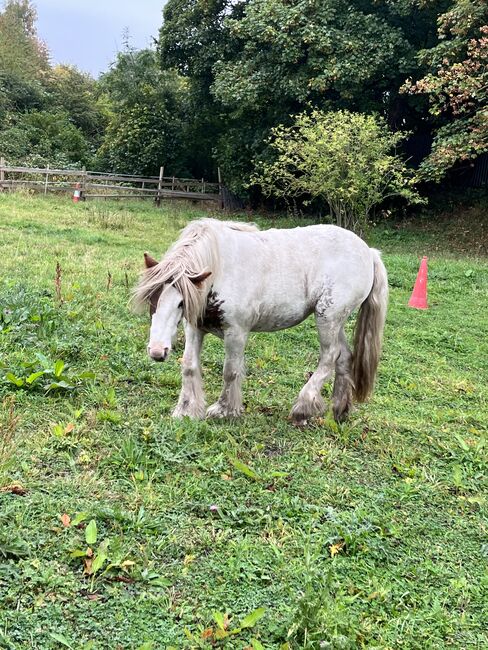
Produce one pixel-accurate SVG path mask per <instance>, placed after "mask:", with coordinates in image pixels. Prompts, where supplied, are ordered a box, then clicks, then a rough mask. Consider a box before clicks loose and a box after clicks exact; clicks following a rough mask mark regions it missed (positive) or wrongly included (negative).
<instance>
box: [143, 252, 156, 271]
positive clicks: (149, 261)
mask: <svg viewBox="0 0 488 650" xmlns="http://www.w3.org/2000/svg"><path fill="white" fill-rule="evenodd" d="M144 263H145V265H146V269H150V268H152V267H153V266H157V265H158V263H157V261H156V260H155V259H154V257H151V256H150V255H149V253H144Z"/></svg>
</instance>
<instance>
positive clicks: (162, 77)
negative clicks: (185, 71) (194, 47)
mask: <svg viewBox="0 0 488 650" xmlns="http://www.w3.org/2000/svg"><path fill="white" fill-rule="evenodd" d="M101 85H102V88H103V90H104V91H105V92H106V93H107V95H108V97H109V99H110V102H111V117H110V122H109V125H108V128H107V131H106V133H105V138H104V142H103V145H102V147H101V149H100V152H99V159H100V160H103V159H105V160H106V161H107V163H108V164H109V165H110V167H111V168H112V169H114V171H120V172H128V173H139V174H157V173H158V172H159V167H160V165H164V166H165V167H166V170H167V172H169V173H172V174H175V175H179V174H184V173H185V172H186V162H187V152H186V150H185V142H186V123H185V112H186V99H187V93H186V82H185V81H184V80H183V79H182V78H181V77H180V76H179V75H178V74H176V73H175V72H163V71H161V69H160V68H159V66H158V61H157V56H156V53H155V52H154V51H153V50H149V49H147V50H140V51H133V50H130V49H127V50H126V51H125V52H122V53H120V54H119V55H118V57H117V61H116V63H115V65H114V66H113V67H112V69H111V70H110V71H109V72H107V73H106V74H105V75H103V77H102V80H101Z"/></svg>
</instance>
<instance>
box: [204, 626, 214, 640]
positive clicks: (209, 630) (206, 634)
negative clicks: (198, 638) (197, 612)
mask: <svg viewBox="0 0 488 650" xmlns="http://www.w3.org/2000/svg"><path fill="white" fill-rule="evenodd" d="M213 633H214V631H213V627H207V629H206V630H203V632H202V639H210V638H211V637H212V636H213Z"/></svg>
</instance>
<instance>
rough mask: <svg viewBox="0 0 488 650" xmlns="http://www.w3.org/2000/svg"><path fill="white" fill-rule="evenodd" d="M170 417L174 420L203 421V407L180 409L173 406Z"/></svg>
mask: <svg viewBox="0 0 488 650" xmlns="http://www.w3.org/2000/svg"><path fill="white" fill-rule="evenodd" d="M171 417H172V418H175V419H181V418H191V419H192V420H203V419H204V418H205V407H204V406H203V407H202V408H182V407H180V406H175V408H174V410H173V412H172V413H171Z"/></svg>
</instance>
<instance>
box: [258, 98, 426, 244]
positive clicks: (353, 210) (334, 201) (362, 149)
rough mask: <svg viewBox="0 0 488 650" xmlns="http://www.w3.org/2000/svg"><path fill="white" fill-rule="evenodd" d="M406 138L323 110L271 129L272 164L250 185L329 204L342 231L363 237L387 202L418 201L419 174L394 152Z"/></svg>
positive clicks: (381, 125) (375, 121)
mask: <svg viewBox="0 0 488 650" xmlns="http://www.w3.org/2000/svg"><path fill="white" fill-rule="evenodd" d="M404 137H405V136H404V135H402V134H399V133H392V132H390V131H388V129H387V127H386V124H385V121H384V120H383V119H382V118H375V117H373V116H370V115H362V114H359V113H350V112H348V111H336V112H328V113H324V112H321V111H318V110H314V111H312V112H311V113H310V114H308V113H301V114H299V115H296V116H295V118H294V123H293V125H292V126H289V127H286V126H278V127H275V128H274V129H272V136H271V141H270V144H271V147H272V149H273V150H274V152H275V154H276V156H275V159H274V160H273V161H272V162H263V163H258V164H257V172H256V173H255V174H254V176H253V177H252V179H251V182H253V183H257V184H259V185H260V186H261V188H262V190H263V192H264V194H265V195H268V196H269V195H274V196H278V197H283V198H285V199H289V198H292V197H301V198H304V197H305V199H306V200H308V201H310V200H311V199H315V198H322V199H325V201H327V203H328V205H329V207H330V210H331V213H332V215H333V217H334V219H335V221H336V223H337V225H338V226H343V227H345V228H351V229H353V230H356V231H359V232H361V231H362V230H363V229H364V228H365V227H366V225H367V222H368V217H369V215H370V212H371V210H372V209H373V208H374V207H375V206H377V205H379V204H380V203H381V202H382V201H384V200H385V199H386V198H388V197H391V196H401V197H403V198H405V199H406V200H408V201H419V196H418V194H417V192H416V191H415V189H414V181H415V178H414V175H413V173H412V172H411V171H410V170H409V169H407V166H406V164H405V163H404V161H403V160H402V159H401V158H400V157H399V156H398V155H396V154H395V152H394V148H395V147H396V145H397V144H398V143H399V142H401V140H402V139H403V138H404Z"/></svg>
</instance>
